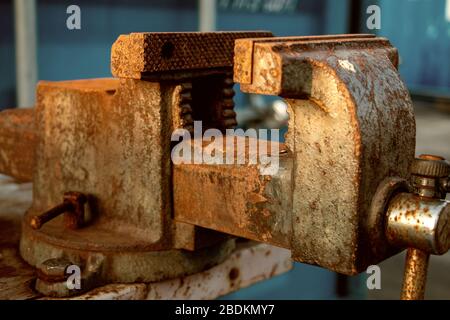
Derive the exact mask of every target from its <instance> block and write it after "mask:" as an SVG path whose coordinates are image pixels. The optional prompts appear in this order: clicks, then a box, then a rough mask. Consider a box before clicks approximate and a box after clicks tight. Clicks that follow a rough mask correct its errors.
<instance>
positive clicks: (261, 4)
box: [218, 0, 298, 13]
mask: <svg viewBox="0 0 450 320" xmlns="http://www.w3.org/2000/svg"><path fill="white" fill-rule="evenodd" d="M218 5H219V6H218V7H219V10H232V11H243V12H252V13H253V12H255V13H256V12H262V13H294V12H295V11H296V10H297V7H298V0H218Z"/></svg>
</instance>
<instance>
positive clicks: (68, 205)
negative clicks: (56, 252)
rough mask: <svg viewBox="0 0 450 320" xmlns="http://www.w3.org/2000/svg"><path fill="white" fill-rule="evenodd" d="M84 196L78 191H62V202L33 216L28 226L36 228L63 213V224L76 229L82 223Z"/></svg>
mask: <svg viewBox="0 0 450 320" xmlns="http://www.w3.org/2000/svg"><path fill="white" fill-rule="evenodd" d="M86 201H87V199H86V196H85V195H84V194H82V193H80V192H74V191H69V192H66V193H64V199H63V202H62V203H61V204H59V205H57V206H55V207H53V208H51V209H50V210H48V211H46V212H44V213H42V214H40V215H37V216H34V217H32V218H31V220H30V226H31V227H32V228H33V229H35V230H37V229H40V228H41V227H42V225H43V224H44V223H47V222H48V221H50V220H52V219H54V218H56V217H57V216H59V215H61V214H63V213H65V215H64V224H65V226H66V227H67V228H69V229H77V228H79V227H81V225H82V224H83V223H84V204H85V203H86Z"/></svg>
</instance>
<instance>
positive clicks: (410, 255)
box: [401, 248, 430, 300]
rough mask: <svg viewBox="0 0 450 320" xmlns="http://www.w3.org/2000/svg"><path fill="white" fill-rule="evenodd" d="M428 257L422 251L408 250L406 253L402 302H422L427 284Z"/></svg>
mask: <svg viewBox="0 0 450 320" xmlns="http://www.w3.org/2000/svg"><path fill="white" fill-rule="evenodd" d="M429 259H430V255H429V254H428V253H426V252H424V251H422V250H419V249H414V248H409V249H408V251H407V253H406V262H405V274H404V278H403V287H402V295H401V299H402V300H423V299H424V297H425V286H426V282H427V269H428V261H429Z"/></svg>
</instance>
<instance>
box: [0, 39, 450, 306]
mask: <svg viewBox="0 0 450 320" xmlns="http://www.w3.org/2000/svg"><path fill="white" fill-rule="evenodd" d="M397 64H398V54H397V50H396V49H395V48H393V47H392V46H391V45H390V43H389V41H388V40H386V39H384V38H377V37H374V36H371V35H335V36H314V37H284V38H283V37H273V36H272V34H271V33H270V32H259V31H258V32H215V33H132V34H129V35H122V36H120V37H119V38H118V39H117V41H116V42H115V43H114V45H113V47H112V52H111V69H112V73H113V75H114V76H115V77H116V78H118V79H92V80H78V81H63V82H40V83H39V85H38V88H37V104H36V107H35V109H34V110H26V111H23V110H11V111H6V112H2V113H1V114H0V132H1V134H0V145H1V146H2V154H1V157H0V172H4V173H6V174H10V175H12V176H16V177H18V178H20V179H22V180H31V178H32V180H33V204H32V206H31V208H30V209H29V210H28V212H27V213H26V215H25V217H24V220H23V228H22V238H21V243H20V251H21V255H22V257H23V258H24V259H25V260H26V261H27V262H28V263H29V264H31V265H33V266H36V268H37V269H38V280H37V283H36V287H37V289H38V290H39V291H40V292H42V293H44V294H47V295H57V296H68V295H71V294H74V293H77V292H76V291H71V290H69V289H67V287H66V286H65V282H64V281H61V275H60V273H61V270H64V269H65V267H66V266H67V265H69V264H77V265H80V266H81V267H82V272H83V278H82V279H83V281H84V286H83V288H85V289H89V288H93V287H95V286H99V285H102V284H105V283H114V282H116V283H132V282H153V281H160V280H163V279H170V278H174V277H178V276H181V275H186V274H192V273H196V272H200V271H202V270H205V269H207V268H209V267H211V266H213V265H215V264H218V263H220V262H222V261H223V260H224V259H226V258H227V256H228V255H229V254H230V253H231V252H232V250H233V248H234V237H233V236H237V237H242V238H246V239H251V240H256V241H259V242H264V243H268V244H272V245H276V246H279V247H283V248H286V249H289V250H291V252H292V258H293V260H295V261H299V262H305V263H309V264H314V265H318V266H321V267H324V268H327V269H330V270H333V271H336V272H340V273H344V274H349V275H353V274H357V273H359V272H362V271H365V270H366V269H367V267H368V266H370V265H373V264H377V263H379V262H380V261H382V260H384V259H386V258H388V257H390V256H391V255H393V254H396V253H397V252H399V251H400V250H401V249H402V248H405V247H409V248H416V249H411V250H416V251H414V252H416V253H417V252H419V253H420V252H422V253H423V255H424V256H425V257H427V254H429V253H434V254H442V253H444V252H445V251H447V250H448V247H449V246H450V237H449V233H450V232H449V227H448V226H449V224H446V223H445V222H446V221H447V219H448V218H449V215H450V207H449V206H448V203H447V202H445V201H444V200H440V199H442V198H445V194H446V192H447V191H448V189H449V182H448V181H449V180H448V175H449V173H450V171H449V170H448V164H447V163H446V162H445V161H444V160H443V159H440V158H437V157H435V156H423V157H422V158H421V159H417V160H414V151H415V121H414V114H413V107H412V104H411V100H410V97H409V94H408V91H407V89H406V87H405V85H404V84H403V82H402V81H401V79H400V77H399V74H398V72H397ZM233 79H234V80H233ZM234 82H236V83H239V84H240V88H241V90H242V91H244V92H249V93H255V94H266V95H277V96H281V97H283V98H284V99H285V101H286V102H287V104H288V112H289V117H290V118H289V124H288V134H287V136H286V143H284V144H282V143H278V142H271V143H269V144H267V145H270V148H269V149H270V150H271V153H270V155H269V156H270V157H272V158H273V159H275V160H276V163H277V170H275V171H273V172H271V173H270V174H267V172H266V173H264V169H265V168H266V165H267V163H262V162H261V158H260V157H259V158H258V157H257V156H255V158H256V159H258V161H257V162H256V163H255V162H251V161H250V160H249V159H250V158H252V150H250V149H251V148H249V146H250V145H251V143H253V142H254V143H256V144H257V145H259V144H260V143H261V141H262V139H257V138H255V137H248V136H238V135H235V134H232V133H230V132H231V131H230V129H233V128H234V127H235V126H236V124H237V123H236V114H235V112H234V111H233V107H234V103H233V96H234V91H233V85H234ZM197 121H201V126H202V127H201V129H197V127H196V124H197ZM198 123H200V122H198ZM211 129H212V130H214V129H216V130H215V131H210V132H215V133H217V132H219V133H222V134H224V135H225V136H224V138H223V143H222V144H221V146H222V147H221V148H216V149H215V151H214V154H215V155H217V154H220V155H223V157H222V158H223V159H225V158H227V159H229V160H230V161H229V162H227V163H225V164H221V163H218V162H217V161H216V160H215V159H211V157H209V158H208V159H209V160H205V159H206V158H203V159H202V160H203V161H200V162H195V161H194V163H192V162H189V161H180V158H183V156H182V155H181V154H180V153H177V152H174V151H175V150H176V149H175V148H176V147H177V146H179V145H176V144H175V143H174V141H175V140H174V139H173V133H174V132H177V130H178V131H180V130H181V132H183V137H186V136H188V137H189V139H186V140H185V141H183V143H184V146H186V145H187V146H188V149H183V150H192V152H193V154H203V155H204V154H205V153H208V152H209V151H211V146H210V143H205V141H202V140H201V139H202V136H203V137H204V135H206V133H207V132H208V130H211ZM199 130H200V131H199ZM198 131H199V132H198ZM196 133H199V134H200V140H199V138H198V136H196ZM192 135H193V136H192ZM16 141H17V142H16ZM176 141H179V140H176ZM207 142H211V140H208V141H207ZM228 142H230V143H228ZM240 142H243V145H244V146H245V148H244V151H243V152H244V153H246V157H245V159H246V160H245V161H243V162H240V161H238V158H239V156H241V155H242V154H240V153H239V151H237V152H235V151H236V150H235V149H236V148H235V147H236V146H237V145H239V144H240ZM16 146H20V150H22V152H20V153H18V152H17V148H16ZM216 146H217V145H216ZM208 148H209V149H208ZM194 158H195V155H194ZM184 160H185V159H184ZM419 162H420V164H419V165H418V164H417V163H419ZM423 163H425V164H423ZM418 166H419V167H420V168H419V169H417V167H418ZM427 166H429V167H431V168H436V167H439V170H437V169H430V170H431V171H427V170H426V169H423V168H424V167H427ZM410 168H416V169H415V170H413V169H411V170H410ZM427 168H428V167H427ZM446 168H447V169H446ZM433 170H434V171H433ZM436 170H437V171H439V172H437V171H436ZM430 172H431V173H430ZM31 173H32V177H31ZM411 173H412V174H413V177H419V178H415V179H414V180H413V186H414V188H413V187H411V186H410V183H409V181H410V178H411ZM431 189H432V190H434V191H433V192H432V191H429V190H431ZM424 190H425V191H426V192H425V191H424ZM424 192H425V193H424ZM430 192H431V193H432V195H431V196H430ZM400 196H402V198H401V199H400V198H399V197H400ZM399 201H400V202H399ZM430 201H431V202H432V203H431V202H430ZM413 206H415V207H414V208H416V209H417V210H416V211H414V213H415V214H416V213H417V214H419V215H423V214H425V211H426V210H425V209H424V208H425V207H430V208H431V207H432V212H433V219H432V220H433V223H434V224H430V222H429V221H430V219H428V220H426V218H425V217H423V219H422V216H420V217H418V218H417V219H416V221H417V222H413V221H412V220H410V219H409V218H408V216H407V217H406V218H405V219H404V220H401V219H400V218H397V219H394V218H392V219H391V217H393V215H400V216H402V217H403V215H402V214H403V213H405V214H409V210H411V208H412V207H413ZM403 208H404V210H406V211H407V212H403V211H402V210H403ZM419 211H420V212H419ZM427 212H428V211H427ZM399 221H403V222H404V223H403V222H402V223H400V222H399ZM427 221H428V222H427ZM394 222H395V224H394ZM424 223H427V224H426V226H427V228H428V229H426V228H425V227H424V228H425V229H424V228H422V229H421V227H423V226H424ZM430 225H432V226H431V227H429V226H430ZM419 229H420V230H422V231H421V232H422V233H421V234H420V235H418V234H414V232H415V231H414V230H419ZM398 230H400V231H398ZM404 230H406V231H404ZM402 232H403V233H402ZM405 232H406V233H405ZM405 234H406V235H405ZM424 243H426V244H427V245H424ZM430 248H431V249H430ZM433 248H434V249H436V248H439V250H437V249H436V250H434V249H433ZM432 249H433V250H432ZM407 263H409V262H407ZM407 266H410V265H409V264H407ZM410 267H411V268H413V267H414V266H413V265H411V266H410ZM407 269H408V268H407ZM425 270H426V266H425ZM412 278H414V277H412ZM412 278H411V279H412ZM406 280H407V279H406ZM406 282H407V281H406ZM423 282H424V281H423ZM411 283H413V281H410V282H409V284H410V285H409V287H408V288H407V289H406V288H405V292H406V291H407V290H409V291H408V292H409V294H405V295H404V296H403V297H404V298H420V297H421V295H420V292H421V290H422V289H423V288H422V287H420V286H419V285H417V287H414V285H411ZM411 288H412V289H411ZM411 292H412V293H411ZM414 292H415V293H414Z"/></svg>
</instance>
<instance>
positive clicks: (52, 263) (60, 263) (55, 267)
mask: <svg viewBox="0 0 450 320" xmlns="http://www.w3.org/2000/svg"><path fill="white" fill-rule="evenodd" d="M72 264H73V263H72V262H70V261H69V260H67V259H65V258H54V259H48V260H45V261H44V262H42V263H40V264H38V265H37V269H38V274H39V273H40V274H42V275H44V276H46V277H49V278H52V277H57V278H60V277H65V275H66V269H67V267H68V266H70V265H72Z"/></svg>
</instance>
